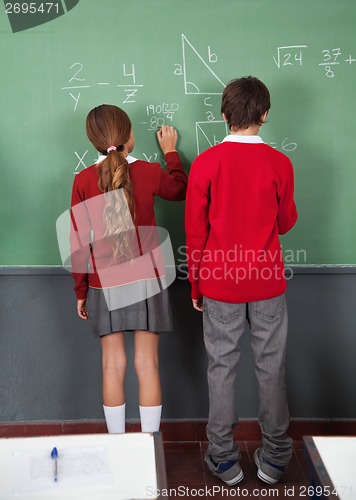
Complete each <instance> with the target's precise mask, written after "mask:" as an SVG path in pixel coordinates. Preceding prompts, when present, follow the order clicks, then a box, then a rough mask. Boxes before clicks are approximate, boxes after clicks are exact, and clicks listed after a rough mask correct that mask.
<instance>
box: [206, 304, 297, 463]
mask: <svg viewBox="0 0 356 500" xmlns="http://www.w3.org/2000/svg"><path fill="white" fill-rule="evenodd" d="M246 319H247V321H248V323H249V326H250V331H251V346H252V350H253V353H254V359H255V372H256V376H257V380H258V387H259V413H258V421H259V424H260V428H261V431H262V456H263V457H264V458H266V459H267V460H269V461H270V462H272V463H274V464H276V465H281V466H286V465H288V463H289V460H290V458H291V456H292V439H291V438H290V437H289V436H288V435H287V429H288V425H289V411H288V404H287V394H286V384H285V353H286V341H287V328H288V317H287V307H286V301H285V295H284V294H283V295H280V296H278V297H274V298H272V299H268V300H261V301H257V302H249V303H243V304H229V303H226V302H219V301H217V300H212V299H208V298H206V297H205V298H204V302H203V326H204V342H205V347H206V351H207V355H208V362H209V363H208V384H209V420H208V425H207V436H208V440H209V448H208V450H207V454H209V455H211V456H212V458H213V460H214V461H216V462H219V461H223V460H238V459H239V457H240V450H239V447H238V444H237V443H236V442H235V441H234V438H233V430H234V427H235V426H236V424H237V422H238V418H237V415H236V405H235V381H236V372H237V364H238V361H239V358H240V348H239V341H240V338H241V336H242V334H243V333H244V329H245V324H246Z"/></svg>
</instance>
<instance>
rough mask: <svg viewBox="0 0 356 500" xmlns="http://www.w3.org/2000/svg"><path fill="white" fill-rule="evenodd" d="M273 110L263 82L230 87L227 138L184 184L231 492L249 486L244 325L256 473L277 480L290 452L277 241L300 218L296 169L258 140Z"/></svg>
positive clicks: (221, 463)
mask: <svg viewBox="0 0 356 500" xmlns="http://www.w3.org/2000/svg"><path fill="white" fill-rule="evenodd" d="M269 108H270V95H269V91H268V89H267V87H266V86H265V85H264V84H263V83H262V82H261V81H260V80H258V79H257V78H254V77H251V76H249V77H245V78H240V79H236V80H233V81H232V82H230V83H229V85H228V86H227V87H226V88H225V90H224V93H223V96H222V105H221V112H222V115H223V118H224V120H225V121H227V123H228V125H229V129H230V135H229V136H228V137H226V138H225V139H224V140H223V142H222V143H221V144H218V145H216V146H213V147H211V148H210V149H208V150H207V151H205V152H204V153H202V154H201V155H199V156H198V157H197V158H196V160H195V161H194V163H193V165H192V168H191V172H190V177H189V181H188V192H187V201H186V234H187V259H188V267H189V280H190V282H191V285H192V301H193V306H194V308H195V309H197V310H198V311H202V312H203V328H204V342H205V347H206V350H207V355H208V362H209V364H208V384H209V401H210V408H209V419H208V425H207V436H208V439H209V447H208V450H207V452H206V456H205V461H206V463H207V465H208V467H209V469H210V471H211V472H212V473H213V474H214V475H215V476H218V477H219V478H220V479H221V480H222V481H224V482H225V483H226V484H228V485H234V484H237V483H238V482H240V481H241V480H242V479H243V472H242V470H241V467H240V465H239V458H240V452H239V448H238V445H237V443H236V442H234V439H233V429H234V427H235V425H236V423H237V416H236V413H235V401H234V399H235V390H234V384H235V379H236V368H237V364H238V360H239V356H240V350H239V345H238V344H239V339H240V337H241V336H242V334H243V332H244V327H245V319H246V318H247V321H248V323H249V326H250V330H251V346H252V349H253V353H254V358H255V370H256V375H257V379H258V385H259V415H258V417H259V424H260V427H261V431H262V437H263V441H262V448H259V449H257V450H256V451H255V454H254V460H255V463H256V465H257V476H258V477H259V478H260V479H261V480H262V481H265V482H267V483H269V484H274V483H276V482H277V481H279V479H280V478H281V476H282V474H283V472H284V471H285V469H286V467H287V465H288V463H289V460H290V458H291V455H292V440H291V439H290V438H289V437H288V435H287V428H288V424H289V413H288V406H287V397H286V387H285V373H284V363H285V349H286V338H287V309H286V303H285V296H284V292H285V289H286V279H285V276H284V264H283V256H282V252H281V246H280V242H279V238H278V234H284V233H286V232H287V231H289V230H290V229H291V228H292V227H293V225H294V224H295V222H296V220H297V217H298V215H297V210H296V207H295V203H294V199H293V192H294V180H293V166H292V164H291V162H290V160H289V159H288V158H287V157H286V156H285V155H284V154H282V153H280V152H278V151H276V150H274V149H273V148H271V147H270V146H268V145H267V144H265V143H264V142H263V141H262V139H261V138H260V137H259V136H258V135H257V134H258V131H259V129H260V127H261V125H262V124H263V123H264V121H265V120H266V117H267V113H268V110H269Z"/></svg>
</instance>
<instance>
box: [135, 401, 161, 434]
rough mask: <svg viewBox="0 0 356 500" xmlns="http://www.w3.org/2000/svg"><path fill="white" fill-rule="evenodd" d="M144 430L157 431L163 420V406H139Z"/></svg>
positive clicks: (142, 429)
mask: <svg viewBox="0 0 356 500" xmlns="http://www.w3.org/2000/svg"><path fill="white" fill-rule="evenodd" d="M139 409H140V418H141V431H142V432H157V431H159V424H160V422H161V414H162V405H161V406H139Z"/></svg>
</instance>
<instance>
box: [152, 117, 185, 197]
mask: <svg viewBox="0 0 356 500" xmlns="http://www.w3.org/2000/svg"><path fill="white" fill-rule="evenodd" d="M157 139H158V143H159V145H160V147H161V149H162V152H163V154H164V156H165V159H166V162H167V170H168V172H165V171H164V170H162V169H161V168H159V178H158V186H157V190H156V194H157V195H158V196H160V197H161V198H164V199H166V200H171V201H181V200H184V199H185V194H186V191H187V183H188V177H187V174H186V173H185V172H184V169H183V165H182V163H181V161H180V158H179V154H178V152H177V151H176V145H177V140H178V134H177V131H176V130H175V128H174V127H170V126H168V125H165V126H163V127H162V128H161V129H160V130H159V131H158V132H157Z"/></svg>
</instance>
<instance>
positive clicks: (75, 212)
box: [70, 176, 91, 315]
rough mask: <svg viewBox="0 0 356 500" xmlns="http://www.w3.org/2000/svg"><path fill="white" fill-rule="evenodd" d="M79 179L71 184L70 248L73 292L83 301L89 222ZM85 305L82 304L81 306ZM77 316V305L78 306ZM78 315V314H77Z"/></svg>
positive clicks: (87, 257)
mask: <svg viewBox="0 0 356 500" xmlns="http://www.w3.org/2000/svg"><path fill="white" fill-rule="evenodd" d="M78 181H79V177H78V176H77V177H76V178H75V180H74V183H73V189H72V200H71V210H70V216H71V225H70V226H71V227H70V248H71V265H72V276H73V278H74V281H75V285H74V291H75V294H76V296H77V299H78V301H79V300H82V301H83V300H85V299H86V297H87V293H88V263H89V260H90V242H91V238H90V231H91V226H90V221H89V217H88V213H87V210H86V206H85V202H84V199H83V196H82V193H81V190H80V187H79V185H78V184H79V182H78ZM83 305H85V303H83V304H82V306H83ZM78 314H79V304H78ZM79 315H80V314H79Z"/></svg>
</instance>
